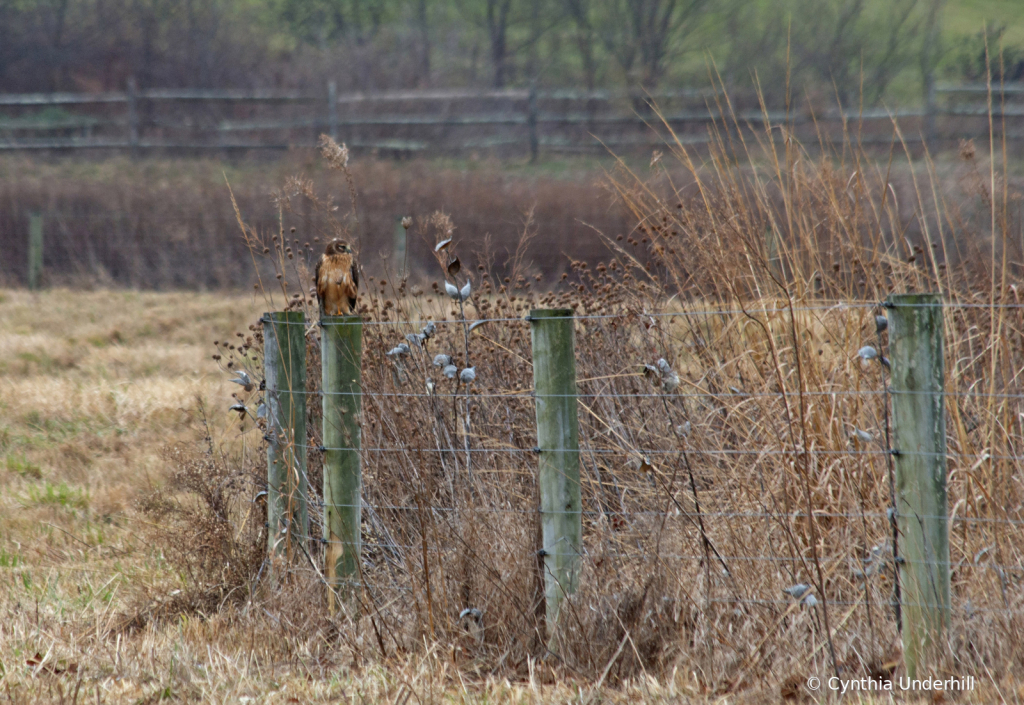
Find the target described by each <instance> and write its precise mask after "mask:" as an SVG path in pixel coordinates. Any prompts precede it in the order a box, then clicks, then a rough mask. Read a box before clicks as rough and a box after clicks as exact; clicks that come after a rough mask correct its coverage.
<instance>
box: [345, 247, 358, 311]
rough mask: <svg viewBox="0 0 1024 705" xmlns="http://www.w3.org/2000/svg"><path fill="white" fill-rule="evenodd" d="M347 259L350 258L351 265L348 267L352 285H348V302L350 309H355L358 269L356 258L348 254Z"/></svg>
mask: <svg viewBox="0 0 1024 705" xmlns="http://www.w3.org/2000/svg"><path fill="white" fill-rule="evenodd" d="M349 259H351V260H352V265H351V267H350V268H349V269H350V272H351V279H352V286H350V287H349V292H348V302H349V306H350V307H351V309H352V310H353V311H355V310H356V299H357V298H358V296H359V269H358V268H357V267H356V258H355V257H353V256H350V257H349Z"/></svg>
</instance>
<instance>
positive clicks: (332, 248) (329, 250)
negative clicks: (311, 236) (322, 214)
mask: <svg viewBox="0 0 1024 705" xmlns="http://www.w3.org/2000/svg"><path fill="white" fill-rule="evenodd" d="M324 254H325V255H340V254H352V248H351V247H349V245H348V243H347V242H345V241H344V240H339V239H338V238H334V239H333V240H331V241H330V242H328V243H327V247H326V248H324Z"/></svg>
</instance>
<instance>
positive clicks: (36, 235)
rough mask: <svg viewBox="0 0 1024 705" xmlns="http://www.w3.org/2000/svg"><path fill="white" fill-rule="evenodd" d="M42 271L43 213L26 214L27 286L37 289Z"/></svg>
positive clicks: (31, 289)
mask: <svg viewBox="0 0 1024 705" xmlns="http://www.w3.org/2000/svg"><path fill="white" fill-rule="evenodd" d="M42 272H43V214H42V213H30V214H29V216H28V288H29V291H38V290H39V284H40V282H39V277H40V275H41V274H42Z"/></svg>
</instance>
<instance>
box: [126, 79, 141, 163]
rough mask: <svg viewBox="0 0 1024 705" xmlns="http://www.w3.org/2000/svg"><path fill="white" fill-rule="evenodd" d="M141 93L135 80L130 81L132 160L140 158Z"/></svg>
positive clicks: (129, 125)
mask: <svg viewBox="0 0 1024 705" xmlns="http://www.w3.org/2000/svg"><path fill="white" fill-rule="evenodd" d="M138 94H139V91H138V84H136V83H135V79H134V78H129V79H128V90H127V96H128V147H129V148H130V149H131V153H132V158H135V157H137V156H139V95H138Z"/></svg>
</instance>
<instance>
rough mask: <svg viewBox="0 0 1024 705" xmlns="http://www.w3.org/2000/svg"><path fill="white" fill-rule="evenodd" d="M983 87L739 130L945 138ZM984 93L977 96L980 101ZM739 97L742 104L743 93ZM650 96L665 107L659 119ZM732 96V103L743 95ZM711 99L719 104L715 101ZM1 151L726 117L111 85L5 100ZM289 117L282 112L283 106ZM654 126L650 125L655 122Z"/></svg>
mask: <svg viewBox="0 0 1024 705" xmlns="http://www.w3.org/2000/svg"><path fill="white" fill-rule="evenodd" d="M988 90H989V89H988V87H987V86H985V85H960V86H936V87H935V88H934V89H933V90H931V91H929V93H928V100H927V102H926V104H925V105H924V106H921V107H918V108H909V109H900V110H888V109H885V108H870V109H865V110H835V109H833V110H825V111H822V112H817V113H813V114H812V113H810V112H805V113H799V114H793V115H789V116H787V115H786V114H785V113H783V112H778V111H768V112H762V111H761V110H760V109H757V108H756V101H754V102H751V103H750V104H751V105H753V106H755V107H753V108H751V109H740V110H737V111H736V112H735V113H734V114H732V115H730V116H729V118H728V119H727V120H726V122H727V123H730V124H738V125H744V124H750V125H751V126H755V127H756V126H759V125H761V124H762V122H763V120H764V119H766V118H767V119H769V120H771V121H772V122H773V123H783V122H788V123H789V124H791V125H794V126H796V127H798V128H800V129H802V130H803V131H804V133H805V135H804V136H805V137H811V138H814V137H816V136H817V135H818V134H821V132H822V130H823V129H824V130H825V131H826V132H828V131H829V130H831V131H832V133H834V134H836V135H841V134H842V127H843V125H844V124H846V123H849V122H859V123H862V124H863V126H864V129H861V130H858V132H859V133H860V134H861V139H862V141H865V142H868V143H870V142H885V143H887V142H889V141H890V140H891V139H892V120H893V119H897V120H900V121H901V126H902V128H903V130H902V132H903V134H904V136H905V139H908V140H910V141H923V140H926V141H928V142H929V144H933V145H937V144H940V143H943V142H948V141H950V140H953V141H954V142H955V140H958V139H962V138H965V137H976V136H980V135H982V134H985V130H987V125H988V123H987V116H988V113H989V108H988V101H987V100H986V101H985V102H983V103H982V102H978V98H979V96H984V97H986V98H987V94H988ZM993 91H994V92H993V101H992V103H993V109H992V113H993V117H995V118H997V126H996V128H997V129H1000V130H1001V129H1003V127H1004V126H1005V129H1006V135H1005V136H1006V137H1007V138H1009V139H1022V138H1024V131H1022V130H1021V129H1020V128H1021V126H1022V124H1024V84H1013V85H1005V86H1002V87H998V86H996V87H994V88H993ZM971 101H973V102H971ZM741 102H742V101H741ZM651 103H653V104H656V105H658V106H659V108H660V109H661V115H660V116H656V115H655V114H654V112H653V110H652V109H651V107H650V105H651ZM734 104H735V103H734ZM709 106H710V108H711V109H709ZM0 111H3V112H0V150H6V151H10V150H87V149H92V150H96V149H104V150H105V149H113V150H130V151H132V152H133V153H140V152H142V151H153V150H195V151H203V150H262V149H290V148H296V147H311V146H312V145H313V144H315V141H316V138H317V137H318V136H319V134H320V133H327V134H329V135H331V136H332V137H335V138H336V139H340V140H343V141H345V142H347V143H348V145H349V146H350V147H352V148H356V149H360V148H361V149H372V150H376V151H378V152H382V153H390V154H395V155H402V154H409V153H415V152H424V151H429V152H433V153H438V152H440V153H451V152H460V151H466V150H489V151H500V152H504V153H511V154H529V155H530V156H531V157H532V158H536V157H537V155H538V154H539V153H540V152H541V151H586V150H601V149H605V148H609V147H610V148H614V149H617V150H621V149H629V148H631V147H637V148H639V147H642V148H645V149H646V148H650V147H652V146H656V145H657V144H659V143H660V142H661V141H662V138H659V136H658V134H657V129H656V128H657V127H658V125H659V124H660V123H661V121H662V119H663V120H664V121H665V122H666V123H668V124H669V125H670V126H672V128H673V130H674V131H676V132H677V134H678V135H679V137H680V139H681V140H682V141H683V142H684V143H690V144H700V143H703V142H706V141H707V140H708V135H707V130H706V126H707V125H708V124H709V123H712V122H714V121H716V119H717V120H719V121H720V120H721V117H720V116H719V114H718V112H717V108H715V107H714V92H713V91H710V90H678V91H663V92H657V93H651V94H645V93H638V92H627V91H607V90H601V91H579V90H568V89H556V90H551V89H544V90H541V89H537V88H530V89H508V90H461V89H460V90H396V91H380V92H372V93H347V94H346V93H339V92H338V90H337V86H336V84H335V82H334V81H329V82H328V83H327V84H326V86H325V90H324V91H323V92H321V93H315V92H309V91H296V90H277V89H168V88H148V89H138V88H136V87H135V85H134V84H133V83H129V85H128V86H127V88H126V90H124V91H120V92H106V93H32V94H6V95H2V94H0ZM282 113H284V114H282ZM652 128H653V129H652Z"/></svg>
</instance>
